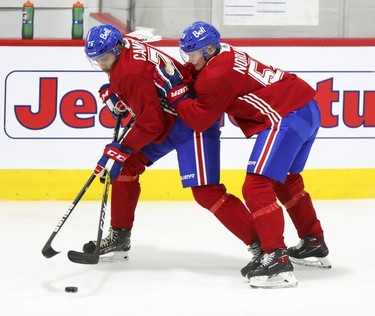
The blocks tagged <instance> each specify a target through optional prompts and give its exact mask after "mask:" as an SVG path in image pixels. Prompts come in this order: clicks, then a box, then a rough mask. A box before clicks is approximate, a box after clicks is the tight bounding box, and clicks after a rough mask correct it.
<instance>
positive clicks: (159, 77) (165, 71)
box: [153, 64, 189, 107]
mask: <svg viewBox="0 0 375 316" xmlns="http://www.w3.org/2000/svg"><path fill="white" fill-rule="evenodd" d="M153 79H154V83H155V85H156V88H157V92H158V96H159V98H161V99H162V100H161V103H164V102H165V105H166V106H168V107H173V106H175V105H176V104H177V103H178V102H180V101H181V100H183V99H186V98H188V97H189V96H188V91H189V88H188V86H187V84H185V83H183V81H182V78H181V77H180V74H179V72H178V70H177V69H176V68H174V67H173V66H172V65H170V64H168V65H166V66H165V67H161V66H159V65H158V66H156V67H155V71H154V74H153Z"/></svg>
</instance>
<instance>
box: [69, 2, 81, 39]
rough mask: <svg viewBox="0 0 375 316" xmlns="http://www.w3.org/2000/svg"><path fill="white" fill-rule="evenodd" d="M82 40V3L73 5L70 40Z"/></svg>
mask: <svg viewBox="0 0 375 316" xmlns="http://www.w3.org/2000/svg"><path fill="white" fill-rule="evenodd" d="M82 38H83V3H80V2H79V1H77V2H76V3H74V4H73V23H72V39H82Z"/></svg>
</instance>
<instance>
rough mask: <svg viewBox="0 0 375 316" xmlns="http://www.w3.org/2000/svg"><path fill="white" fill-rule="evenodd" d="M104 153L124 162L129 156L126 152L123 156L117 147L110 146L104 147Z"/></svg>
mask: <svg viewBox="0 0 375 316" xmlns="http://www.w3.org/2000/svg"><path fill="white" fill-rule="evenodd" d="M104 155H106V156H108V157H110V158H112V159H113V160H116V161H118V162H124V161H125V160H126V158H127V157H129V154H126V156H125V155H123V154H122V153H120V152H119V151H118V149H117V148H111V147H107V148H105V149H104Z"/></svg>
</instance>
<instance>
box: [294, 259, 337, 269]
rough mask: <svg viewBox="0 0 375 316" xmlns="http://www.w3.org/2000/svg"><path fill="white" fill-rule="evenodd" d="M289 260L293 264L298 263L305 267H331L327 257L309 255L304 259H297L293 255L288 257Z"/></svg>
mask: <svg viewBox="0 0 375 316" xmlns="http://www.w3.org/2000/svg"><path fill="white" fill-rule="evenodd" d="M289 259H290V261H292V263H295V264H299V265H301V266H307V267H316V268H323V269H331V268H332V265H331V262H330V261H329V260H328V258H327V257H324V258H318V257H309V258H304V259H297V258H293V257H289Z"/></svg>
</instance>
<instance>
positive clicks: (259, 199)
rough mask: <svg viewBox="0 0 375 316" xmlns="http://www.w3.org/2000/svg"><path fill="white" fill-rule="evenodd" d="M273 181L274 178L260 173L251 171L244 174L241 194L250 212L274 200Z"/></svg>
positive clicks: (272, 202) (269, 204) (268, 204)
mask: <svg viewBox="0 0 375 316" xmlns="http://www.w3.org/2000/svg"><path fill="white" fill-rule="evenodd" d="M274 182H275V181H274V180H271V179H269V178H267V177H264V176H262V175H257V174H253V173H249V174H247V175H246V179H245V183H244V184H243V186H242V194H243V197H244V199H245V202H246V205H247V207H248V208H249V210H250V212H251V213H254V212H256V211H257V210H260V209H262V208H264V207H268V206H271V205H273V204H274V203H275V202H276V196H275V193H274V191H273V184H274Z"/></svg>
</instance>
